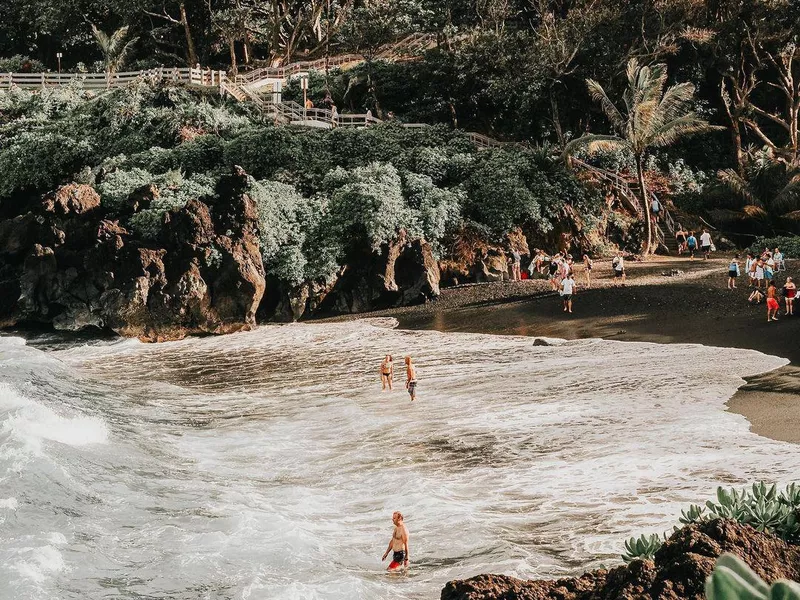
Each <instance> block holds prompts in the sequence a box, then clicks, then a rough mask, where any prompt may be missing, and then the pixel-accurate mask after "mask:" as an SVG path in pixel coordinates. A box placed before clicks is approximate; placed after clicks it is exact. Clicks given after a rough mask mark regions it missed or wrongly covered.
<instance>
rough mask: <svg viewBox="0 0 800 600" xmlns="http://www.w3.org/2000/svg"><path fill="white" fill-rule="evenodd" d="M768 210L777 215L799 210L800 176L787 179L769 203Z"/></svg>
mask: <svg viewBox="0 0 800 600" xmlns="http://www.w3.org/2000/svg"><path fill="white" fill-rule="evenodd" d="M770 208H771V209H772V210H773V211H775V212H778V213H788V212H790V211H796V210H798V208H800V174H797V175H795V176H794V177H792V178H791V179H789V182H788V183H787V184H786V185H785V186H783V188H781V190H780V191H779V192H778V193H777V194H776V195H775V197H774V198H773V199H772V202H770Z"/></svg>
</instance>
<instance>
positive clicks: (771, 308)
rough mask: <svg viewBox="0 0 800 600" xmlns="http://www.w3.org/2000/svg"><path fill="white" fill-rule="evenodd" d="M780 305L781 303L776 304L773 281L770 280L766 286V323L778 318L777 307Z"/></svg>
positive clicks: (775, 291) (775, 290)
mask: <svg viewBox="0 0 800 600" xmlns="http://www.w3.org/2000/svg"><path fill="white" fill-rule="evenodd" d="M780 307H781V305H780V304H778V298H777V289H776V288H775V282H774V281H770V282H769V287H768V288H767V323H769V322H770V321H777V320H778V309H779V308H780Z"/></svg>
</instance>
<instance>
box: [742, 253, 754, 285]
mask: <svg viewBox="0 0 800 600" xmlns="http://www.w3.org/2000/svg"><path fill="white" fill-rule="evenodd" d="M755 264H756V259H755V257H754V256H753V253H752V252H748V253H747V260H746V261H745V263H744V271H745V273H747V277H748V278H749V279H750V287H753V286H754V285H755V284H756V269H755Z"/></svg>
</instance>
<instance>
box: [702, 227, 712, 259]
mask: <svg viewBox="0 0 800 600" xmlns="http://www.w3.org/2000/svg"><path fill="white" fill-rule="evenodd" d="M711 245H712V244H711V234H710V233H708V231H707V230H705V229H703V234H702V235H701V236H700V249H701V250H702V251H703V260H708V257H709V256H710V255H711Z"/></svg>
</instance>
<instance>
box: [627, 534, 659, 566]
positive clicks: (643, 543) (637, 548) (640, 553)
mask: <svg viewBox="0 0 800 600" xmlns="http://www.w3.org/2000/svg"><path fill="white" fill-rule="evenodd" d="M659 548H661V538H660V537H659V535H658V534H657V533H653V534H651V535H644V534H642V535H640V536H639V537H638V538H636V537H632V538H631V539H629V540H628V541H627V542H625V554H623V555H622V560H624V561H625V562H630V561H632V560H634V559H636V558H646V559H652V558H653V557H654V556H655V553H656V552H657V551H658V549H659Z"/></svg>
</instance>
